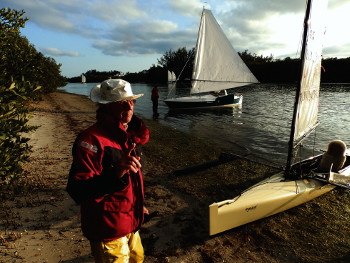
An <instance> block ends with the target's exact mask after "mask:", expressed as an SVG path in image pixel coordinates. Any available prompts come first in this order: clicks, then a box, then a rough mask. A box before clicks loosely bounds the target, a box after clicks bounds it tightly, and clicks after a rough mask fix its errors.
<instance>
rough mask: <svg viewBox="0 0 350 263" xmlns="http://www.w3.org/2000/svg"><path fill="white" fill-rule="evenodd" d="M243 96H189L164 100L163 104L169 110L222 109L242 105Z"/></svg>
mask: <svg viewBox="0 0 350 263" xmlns="http://www.w3.org/2000/svg"><path fill="white" fill-rule="evenodd" d="M242 101H243V96H242V95H238V96H235V95H233V94H229V95H225V96H219V97H216V96H213V95H205V96H189V97H180V98H174V99H166V100H165V101H164V102H165V103H166V105H167V106H168V107H169V108H170V109H194V108H220V107H221V108H222V107H234V106H238V105H242Z"/></svg>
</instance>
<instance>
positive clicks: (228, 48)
mask: <svg viewBox="0 0 350 263" xmlns="http://www.w3.org/2000/svg"><path fill="white" fill-rule="evenodd" d="M252 83H258V80H257V79H256V78H255V76H254V75H253V73H252V72H251V71H250V70H249V68H248V67H247V65H246V64H245V63H244V62H243V60H242V59H241V58H240V56H239V55H238V53H237V52H236V51H235V50H234V48H233V47H232V45H231V43H230V41H229V40H228V39H227V37H226V35H225V33H224V32H223V31H222V29H221V27H220V25H219V24H218V22H217V21H216V19H215V18H214V16H213V14H212V12H211V11H210V10H207V9H203V12H202V16H201V22H200V26H199V32H198V38H197V45H196V54H195V60H194V66H193V72H192V80H191V84H192V85H191V86H192V87H191V91H190V93H191V95H190V96H185V97H175V98H173V97H169V96H168V98H167V99H166V100H165V103H166V104H167V105H168V107H169V108H171V109H176V108H181V109H183V108H201V107H232V106H234V105H240V104H242V100H243V96H242V95H238V96H235V95H234V94H228V93H227V91H226V89H231V88H235V87H240V86H245V85H249V84H252ZM220 91H221V92H222V93H224V94H223V95H221V94H220Z"/></svg>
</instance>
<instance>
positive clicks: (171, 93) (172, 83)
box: [168, 70, 176, 98]
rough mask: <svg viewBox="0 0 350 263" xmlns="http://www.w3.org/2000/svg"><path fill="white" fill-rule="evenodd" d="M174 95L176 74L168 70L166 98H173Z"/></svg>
mask: <svg viewBox="0 0 350 263" xmlns="http://www.w3.org/2000/svg"><path fill="white" fill-rule="evenodd" d="M175 95H176V75H175V73H174V72H173V71H169V70H168V98H175Z"/></svg>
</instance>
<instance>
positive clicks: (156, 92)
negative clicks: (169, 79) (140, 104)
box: [151, 86, 159, 116]
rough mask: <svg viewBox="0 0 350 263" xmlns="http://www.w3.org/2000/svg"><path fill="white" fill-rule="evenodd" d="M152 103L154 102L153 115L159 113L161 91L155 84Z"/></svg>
mask: <svg viewBox="0 0 350 263" xmlns="http://www.w3.org/2000/svg"><path fill="white" fill-rule="evenodd" d="M151 99H152V103H153V115H155V116H157V115H158V99H159V92H158V88H157V86H154V88H153V89H152V96H151Z"/></svg>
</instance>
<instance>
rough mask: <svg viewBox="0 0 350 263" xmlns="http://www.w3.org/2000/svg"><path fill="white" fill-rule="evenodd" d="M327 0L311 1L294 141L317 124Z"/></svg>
mask: <svg viewBox="0 0 350 263" xmlns="http://www.w3.org/2000/svg"><path fill="white" fill-rule="evenodd" d="M327 2H328V1H327V0H317V5H316V4H315V5H313V4H312V3H311V10H310V16H309V20H308V22H307V26H308V31H307V36H306V45H305V55H304V56H305V57H304V62H303V64H302V75H301V80H300V94H299V103H298V108H297V115H296V122H295V132H294V142H295V141H298V140H299V139H300V138H302V137H304V136H305V135H307V134H308V133H310V131H312V130H313V129H314V127H315V126H316V125H317V114H318V105H319V90H320V80H321V59H322V43H323V41H322V40H323V37H324V34H325V15H326V10H327Z"/></svg>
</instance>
